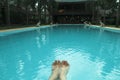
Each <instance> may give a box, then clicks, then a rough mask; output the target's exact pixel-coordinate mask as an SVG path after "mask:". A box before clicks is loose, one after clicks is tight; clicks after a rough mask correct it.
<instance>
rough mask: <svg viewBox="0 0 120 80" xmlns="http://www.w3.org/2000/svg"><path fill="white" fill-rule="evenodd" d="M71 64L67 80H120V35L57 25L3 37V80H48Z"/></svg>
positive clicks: (0, 74)
mask: <svg viewBox="0 0 120 80" xmlns="http://www.w3.org/2000/svg"><path fill="white" fill-rule="evenodd" d="M54 60H67V61H68V62H69V64H70V69H69V72H68V75H67V80H120V31H117V32H115V31H110V30H104V29H102V28H94V27H83V26H82V25H56V26H54V27H52V26H50V27H43V28H36V29H31V30H22V31H8V32H2V33H0V80H48V78H49V75H50V74H51V64H52V62H53V61H54Z"/></svg>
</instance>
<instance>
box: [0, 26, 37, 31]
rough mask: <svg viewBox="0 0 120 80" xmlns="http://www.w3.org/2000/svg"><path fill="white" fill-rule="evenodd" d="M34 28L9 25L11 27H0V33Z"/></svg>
mask: <svg viewBox="0 0 120 80" xmlns="http://www.w3.org/2000/svg"><path fill="white" fill-rule="evenodd" d="M32 27H36V25H11V26H4V25H2V26H0V32H4V31H8V30H18V29H23V28H32Z"/></svg>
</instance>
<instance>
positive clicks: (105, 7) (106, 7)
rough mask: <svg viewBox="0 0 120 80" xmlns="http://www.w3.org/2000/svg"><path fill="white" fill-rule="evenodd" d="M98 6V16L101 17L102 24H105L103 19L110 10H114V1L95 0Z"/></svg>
mask: <svg viewBox="0 0 120 80" xmlns="http://www.w3.org/2000/svg"><path fill="white" fill-rule="evenodd" d="M97 4H98V6H99V11H100V15H101V16H103V22H104V23H105V17H106V15H107V14H109V13H110V12H111V11H112V9H115V8H116V0H97Z"/></svg>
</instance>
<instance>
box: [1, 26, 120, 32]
mask: <svg viewBox="0 0 120 80" xmlns="http://www.w3.org/2000/svg"><path fill="white" fill-rule="evenodd" d="M44 26H48V25H44ZM92 26H95V27H101V26H100V25H92ZM32 28H37V27H35V26H33V27H22V28H12V29H2V30H0V32H7V31H14V30H22V29H32ZM103 28H106V29H113V30H120V28H116V27H113V26H109V27H108V26H104V27H103Z"/></svg>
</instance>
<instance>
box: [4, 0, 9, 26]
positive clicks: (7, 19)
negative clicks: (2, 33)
mask: <svg viewBox="0 0 120 80" xmlns="http://www.w3.org/2000/svg"><path fill="white" fill-rule="evenodd" d="M5 16H6V17H5V19H6V24H7V25H10V7H9V1H8V0H6V1H5Z"/></svg>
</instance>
